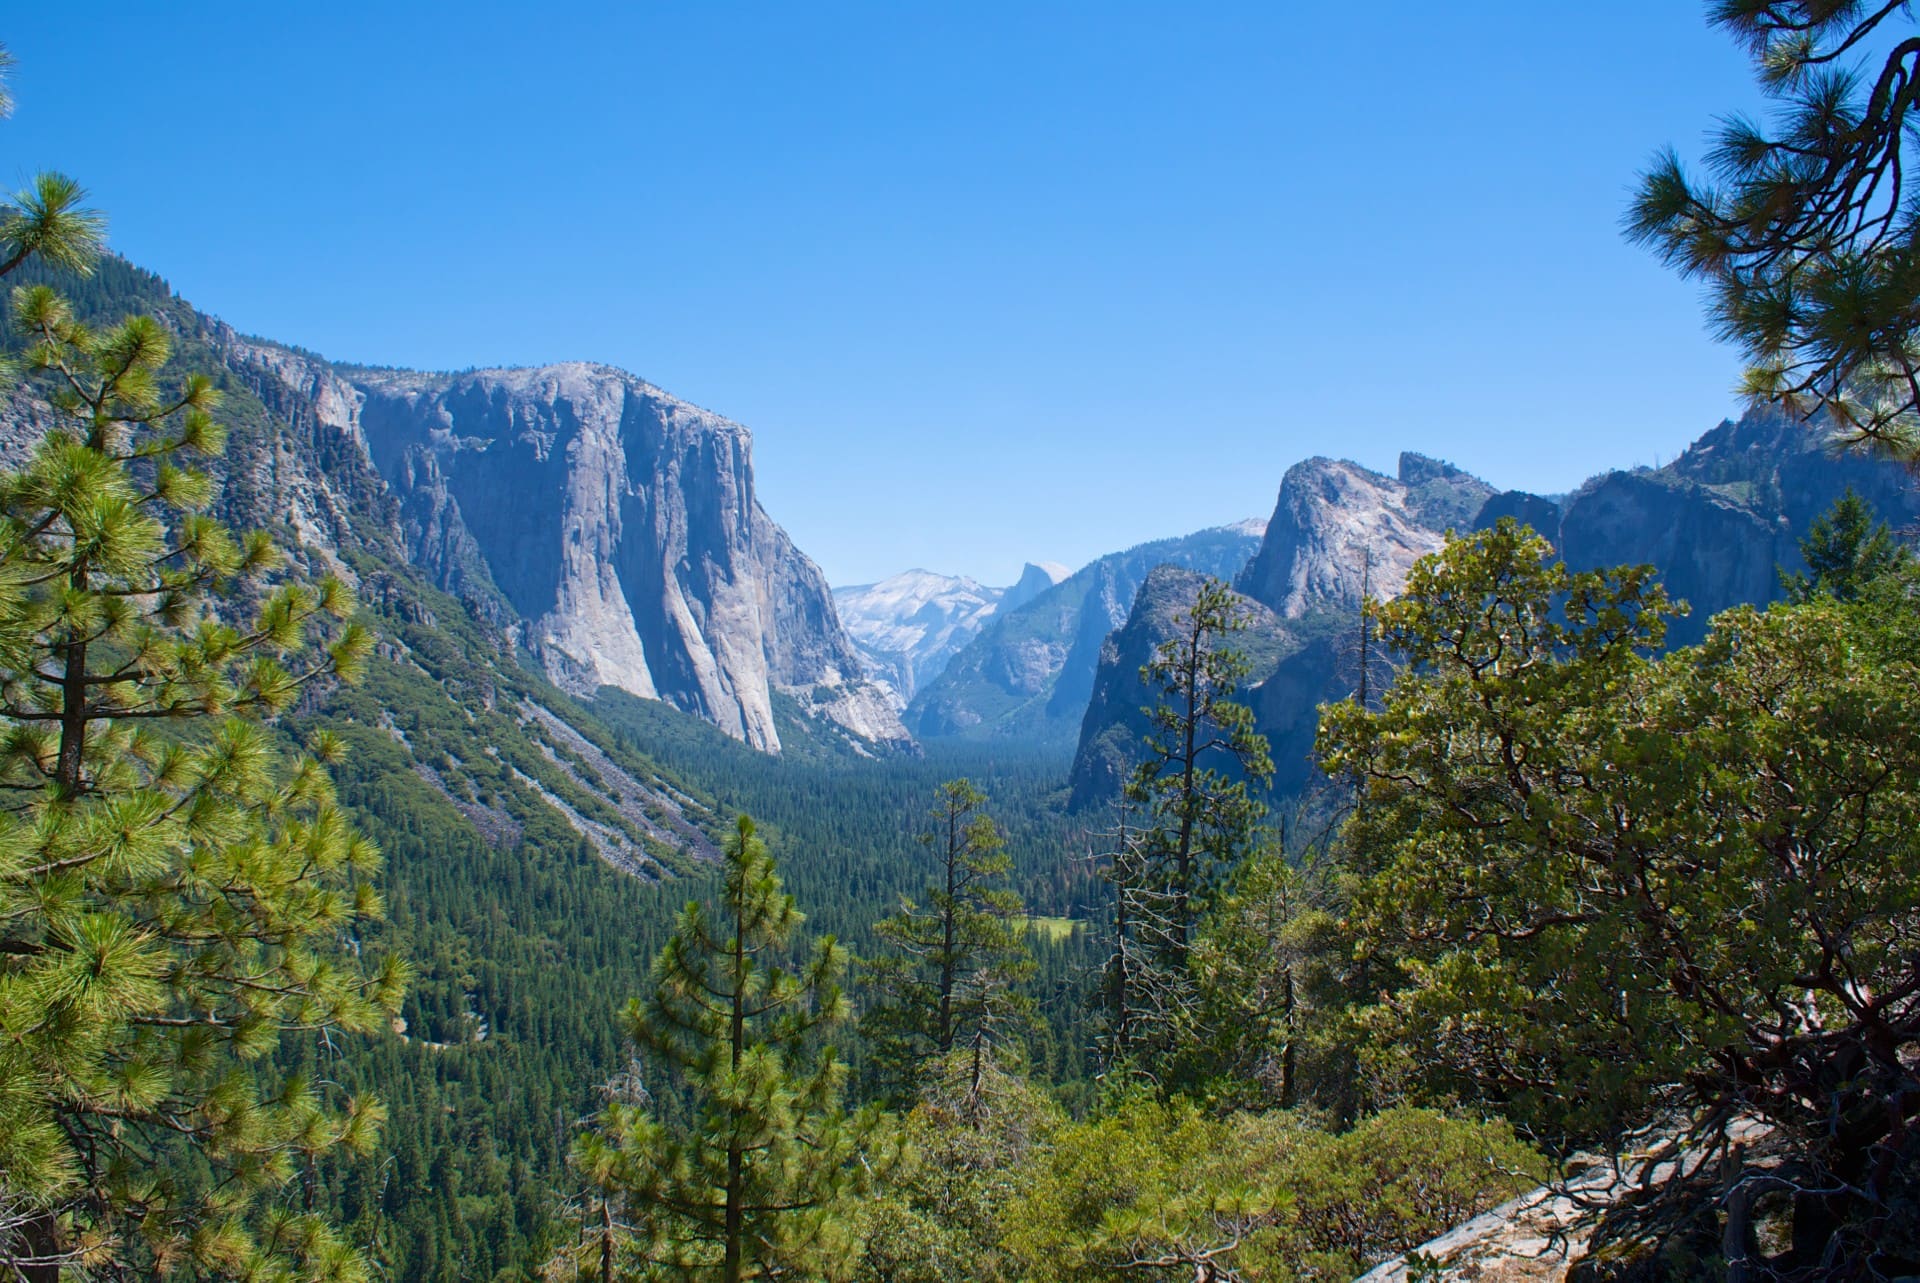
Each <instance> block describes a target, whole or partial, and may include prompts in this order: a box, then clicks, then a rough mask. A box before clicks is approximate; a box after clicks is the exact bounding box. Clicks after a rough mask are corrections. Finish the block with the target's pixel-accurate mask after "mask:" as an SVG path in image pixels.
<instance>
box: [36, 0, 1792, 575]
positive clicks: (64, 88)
mask: <svg viewBox="0 0 1920 1283" xmlns="http://www.w3.org/2000/svg"><path fill="white" fill-rule="evenodd" d="M1703 11H1704V6H1703V5H1702V4H1700V3H1695V2H1693V0H1623V2H1620V3H1614V4H1609V5H1605V6H1588V5H1572V4H1549V3H1541V2H1540V0H1501V2H1498V3H1493V2H1488V3H1465V4H1454V5H1435V4H1424V3H1414V2H1412V0H1401V2H1389V3H1384V4H1376V5H1369V6H1358V5H1344V4H1323V5H1316V6H1308V5H1297V4H1275V3H1271V0H1268V2H1266V3H1257V4H1246V5H1237V4H1225V3H1222V4H1209V5H1173V4H1159V5H1131V4H1117V3H1098V4H1096V3H1088V4H1083V5H1045V4H1041V5H1029V4H1019V5H1014V4H1007V5H995V4H982V3H970V4H931V3H929V4H900V3H892V2H890V0H888V2H878V3H872V4H865V5H843V4H831V3H825V4H821V3H809V4H767V5H758V6H746V5H731V4H721V3H713V4H705V3H683V4H672V5H666V4H612V3H605V4H559V3H549V4H545V5H542V6H539V9H538V13H537V15H536V13H535V10H534V7H533V6H525V5H522V6H508V5H502V4H491V3H481V2H474V3H463V4H458V5H451V4H450V5H426V4H399V3H394V4H350V3H342V4H328V5H324V6H322V5H305V6H293V5H260V4H239V3H234V4H219V5H216V4H179V5H174V4H165V5H162V4H151V3H123V4H116V3H99V2H96V3H87V4H71V5H60V4H53V5H47V4H42V5H34V6H19V7H18V8H17V9H16V11H15V12H12V13H10V14H8V15H7V16H6V17H5V18H4V19H0V40H4V41H5V42H6V43H8V44H9V45H10V46H11V47H12V49H13V51H14V53H15V54H16V56H17V57H18V58H19V61H20V66H19V68H18V71H17V73H16V75H15V77H14V87H15V93H16V97H17V99H18V108H17V111H16V114H15V118H14V119H13V120H12V121H10V122H7V123H6V124H4V125H0V180H5V181H7V182H9V183H10V184H14V185H17V184H18V183H19V182H21V181H23V180H25V179H26V178H27V177H28V176H29V175H30V174H31V173H32V172H33V171H35V170H36V169H40V168H43V167H50V168H57V169H61V170H64V171H66V172H68V173H71V174H73V175H74V176H75V177H77V178H79V179H80V180H81V181H82V182H84V183H85V184H86V185H87V186H88V187H89V188H90V189H91V191H92V192H93V194H94V197H95V203H96V204H98V205H99V206H101V207H102V208H103V209H105V210H106V211H107V213H108V214H109V216H110V217H111V220H112V240H113V243H114V245H115V246H116V248H118V249H119V250H120V251H121V252H123V253H125V254H127V255H128V256H129V257H131V258H133V259H134V260H135V261H137V262H139V263H141V264H142V265H144V266H147V267H149V268H152V269H153V270H155V271H158V272H160V273H161V274H162V275H164V276H165V277H167V278H168V279H169V280H170V281H171V282H172V283H173V285H174V287H175V288H176V289H178V290H179V291H180V292H181V293H182V294H184V295H185V296H186V297H187V298H189V299H190V300H192V301H193V302H195V303H196V304H198V305H199V306H201V307H203V308H205V309H207V310H210V311H213V312H215V313H218V314H219V315H221V316H223V317H225V318H226V319H227V320H229V321H231V322H232V323H233V324H235V325H237V326H239V327H240V328H242V329H244V330H248V331H252V332H255V333H259V334H264V335H267V336H270V337H273V338H277V339H281V340H285V341H288V342H294V343H298V344H301V345H303V346H305V347H308V348H311V349H314V350H317V351H319V352H322V353H325V354H327V355H329V356H333V357H337V358H344V359H351V360H356V361H365V362H378V363H384V364H399V365H413V366H423V367H428V368H458V367H464V366H471V365H492V364H531V363H538V362H544V361H553V360H561V359H570V358H588V359H594V360H601V361H608V362H613V363H615V364H618V365H622V366H625V367H627V368H628V369H631V370H634V371H635V372H637V373H639V374H641V375H643V376H644V377H646V378H648V379H650V380H652V381H654V382H655V383H658V384H660V385H661V386H663V387H665V388H667V389H668V390H669V391H672V392H674V393H676V394H677V395H680V396H683V397H685V398H687V399H689V400H692V401H695V402H698V403H699V404H702V405H705V406H708V407H711V408H712V409H714V410H717V411H720V412H722V413H724V414H726V415H729V416H730V417H733V418H736V419H738V420H740V421H742V422H744V423H746V424H748V425H750V426H751V427H752V428H753V429H754V432H755V439H756V443H757V461H758V476H759V483H760V491H761V497H762V499H763V501H764V502H765V504H766V506H767V508H768V510H769V511H770V512H771V513H772V514H773V516H774V517H775V519H776V520H778V521H780V522H781V523H782V524H784V525H785V526H786V527H787V529H788V530H789V531H790V532H791V533H792V534H793V536H794V538H795V540H796V541H797V542H798V543H799V545H800V547H801V548H803V549H804V550H806V551H807V552H808V553H810V554H811V555H812V556H813V557H814V559H815V560H817V561H818V562H819V563H820V564H821V565H822V567H823V568H824V569H825V570H826V571H827V574H828V576H829V578H830V579H832V580H833V582H835V583H852V582H858V581H862V580H867V579H872V578H876V577H878V576H881V575H884V574H888V573H891V572H893V571H896V570H900V569H905V568H907V567H909V566H926V567H929V568H932V569H936V570H944V571H951V572H961V573H968V574H973V575H976V576H978V577H980V578H982V579H985V580H986V581H988V582H992V583H1006V582H1010V581H1011V580H1012V579H1013V577H1014V576H1015V574H1016V573H1017V572H1018V570H1019V566H1020V563H1021V562H1022V561H1023V560H1026V559H1029V558H1031V559H1042V558H1046V559H1053V560H1058V561H1064V562H1068V563H1072V564H1076V565H1077V564H1079V563H1082V562H1084V561H1086V560H1088V559H1090V558H1091V557H1094V556H1096V555H1098V554H1100V553H1103V552H1107V551H1110V550H1112V549H1115V548H1119V547H1123V546H1126V545H1128V544H1131V543H1135V542H1138V541H1140V540H1142V539H1147V538H1153V537H1158V536H1161V535H1167V534H1174V533H1180V532H1183V531H1187V530H1192V529H1196V528H1199V527H1201V526H1206V525H1212V524H1217V523H1219V522H1223V521H1228V520H1234V519H1237V518H1241V517H1245V516H1252V515H1265V514H1266V513H1267V512H1268V511H1270V510H1271V508H1272V505H1273V500H1274V495H1275V491H1276V490H1277V488H1278V485H1279V482H1280V477H1281V474H1282V473H1283V472H1284V471H1285V470H1286V468H1287V466H1288V465H1289V464H1291V463H1293V462H1295V461H1296V460H1298V459H1301V458H1303V457H1306V456H1308V455H1313V454H1331V455H1340V456H1345V457H1349V458H1353V459H1357V460H1359V461H1360V462H1362V463H1365V464H1368V465H1371V466H1374V467H1380V468H1391V467H1392V465H1393V462H1394V459H1395V457H1396V455H1397V454H1398V452H1399V451H1400V450H1402V449H1417V450H1421V451H1423V452H1425V453H1429V454H1435V455H1440V456H1443V457H1448V458H1451V459H1453V460H1455V461H1456V462H1458V463H1460V464H1462V465H1464V466H1466V467H1468V468H1471V469H1472V470H1474V471H1476V472H1478V473H1480V474H1481V475H1483V476H1485V477H1486V478H1487V479H1488V480H1490V481H1492V482H1493V483H1495V484H1496V485H1499V486H1513V487H1525V488H1531V489H1536V490H1547V491H1553V490H1563V489H1567V488H1569V487H1571V486H1573V485H1575V484H1577V483H1578V482H1579V481H1580V480H1582V479H1583V478H1584V477H1586V476H1587V475H1589V474H1590V473H1592V472H1595V471H1597V470H1600V469H1602V468H1606V467H1610V466H1624V465H1631V464H1634V463H1651V462H1654V461H1655V460H1656V459H1664V458H1670V457H1671V456H1672V455H1673V454H1675V453H1676V452H1678V451H1679V450H1680V449H1682V448H1683V447H1684V446H1685V445H1686V443H1687V442H1688V441H1690V440H1691V439H1692V438H1693V437H1695V436H1696V435H1698V434H1699V433H1700V432H1702V431H1704V430H1705V429H1706V428H1708V427H1710V426H1712V425H1713V424H1714V423H1715V422H1717V421H1718V420H1719V419H1720V418H1721V417H1722V416H1724V415H1726V414H1727V413H1729V412H1731V411H1732V410H1734V408H1735V400H1734V397H1733V395H1732V392H1731V388H1732V385H1733V383H1734V380H1735V378H1736V375H1737V368H1736V367H1737V360H1736V357H1735V355H1734V354H1733V353H1731V352H1729V351H1727V350H1725V349H1722V348H1719V347H1717V346H1715V345H1714V344H1713V343H1711V342H1710V341H1709V340H1708V338H1707V337H1706V335H1705V333H1704V330H1703V327H1702V324H1701V319H1700V311H1699V306H1698V299H1697V297H1696V292H1695V290H1694V288H1693V287H1691V286H1689V285H1687V284H1684V283H1682V282H1680V281H1678V280H1676V279H1674V278H1673V277H1671V276H1670V275H1668V274H1667V273H1666V272H1664V271H1663V270H1662V269H1661V268H1660V267H1659V266H1658V265H1657V264H1655V263H1654V262H1653V261H1652V260H1651V258H1650V257H1649V256H1648V255H1646V254H1645V253H1644V252H1643V251H1640V250H1636V249H1634V248H1631V247H1629V246H1627V245H1625V244H1624V243H1623V242H1622V241H1621V239H1620V237H1619V234H1618V230H1617V229H1618V219H1619V215H1620V211H1621V209H1622V207H1623V205H1624V202H1625V201H1626V199H1627V196H1628V192H1629V190H1630V188H1631V186H1632V182H1633V176H1634V173H1635V171H1636V170H1637V168H1638V167H1640V166H1641V165H1642V164H1644V163H1645V162H1646V160H1647V159H1648V158H1649V156H1650V155H1651V154H1652V152H1653V151H1654V150H1655V149H1656V148H1657V147H1659V146H1660V145H1662V144H1664V143H1667V142H1674V143H1676V144H1678V145H1679V146H1680V147H1681V148H1682V150H1683V152H1689V151H1695V150H1697V148H1698V145H1699V141H1700V139H1701V137H1702V134H1703V132H1704V130H1705V129H1706V128H1707V127H1708V125H1709V124H1710V122H1711V118H1712V117H1713V116H1714V115H1715V114H1716V113H1719V112H1723V111H1726V110H1728V109H1730V108H1733V107H1735V106H1740V105H1747V104H1751V103H1752V102H1753V101H1754V100H1755V96H1754V91H1753V90H1752V87H1751V83H1750V81H1749V79H1748V76H1747V73H1746V69H1745V66H1744V63H1743V61H1742V59H1741V57H1740V55H1739V53H1738V51H1737V50H1736V49H1735V48H1734V47H1733V46H1732V45H1731V43H1730V42H1729V41H1727V40H1726V39H1725V38H1724V37H1723V36H1721V35H1719V34H1718V33H1716V32H1712V31H1710V30H1709V29H1708V28H1707V27H1706V24H1705V20H1704V17H1703ZM1602 14H1604V18H1605V20H1604V21H1602V20H1601V16H1602Z"/></svg>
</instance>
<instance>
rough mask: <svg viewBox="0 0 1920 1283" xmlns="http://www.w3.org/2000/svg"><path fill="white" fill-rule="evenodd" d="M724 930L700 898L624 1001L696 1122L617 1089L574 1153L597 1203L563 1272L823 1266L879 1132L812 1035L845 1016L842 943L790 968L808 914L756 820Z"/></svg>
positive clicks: (742, 851)
mask: <svg viewBox="0 0 1920 1283" xmlns="http://www.w3.org/2000/svg"><path fill="white" fill-rule="evenodd" d="M725 865H726V868H725V879H724V882H723V886H722V891H721V897H720V925H719V926H718V928H717V929H716V926H715V923H714V922H713V920H712V919H711V918H710V917H709V915H708V913H707V911H706V909H705V908H704V907H703V906H702V905H700V904H699V903H698V902H697V901H695V902H689V903H688V905H687V906H686V909H685V910H684V912H682V914H681V916H680V925H679V928H678V930H676V931H675V933H674V934H673V936H672V937H671V938H670V939H669V940H668V942H667V944H666V946H665V947H664V948H663V949H662V950H661V951H660V954H659V956H658V957H656V958H655V960H654V964H653V974H652V978H651V981H650V984H649V988H648V991H647V993H646V996H645V997H644V998H636V999H634V1000H633V1001H632V1002H631V1003H629V1004H628V1006H627V1010H626V1015H625V1023H626V1026H627V1032H628V1034H629V1036H630V1037H631V1038H632V1039H633V1041H634V1042H635V1043H636V1044H638V1046H639V1047H640V1048H641V1049H642V1050H643V1051H644V1052H647V1053H650V1054H651V1055H652V1056H653V1057H654V1058H656V1060H657V1061H658V1062H659V1063H660V1064H662V1065H664V1066H666V1067H668V1068H670V1069H672V1070H673V1071H674V1073H675V1076H676V1079H677V1083H676V1086H677V1087H679V1088H682V1089H684V1090H685V1091H686V1092H687V1093H690V1094H691V1097H692V1101H693V1104H692V1112H693V1117H692V1121H691V1123H690V1124H689V1125H682V1124H679V1123H676V1122H673V1121H669V1119H668V1118H667V1116H666V1111H664V1110H657V1109H653V1108H650V1107H649V1105H648V1102H647V1099H646V1098H645V1097H644V1095H640V1094H636V1093H625V1094H618V1093H616V1094H615V1096H614V1098H613V1099H611V1100H610V1101H609V1103H608V1105H607V1107H606V1109H605V1110H604V1111H603V1112H602V1114H601V1116H600V1119H599V1124H598V1126H597V1127H596V1128H595V1129H594V1130H592V1131H590V1132H588V1133H587V1134H586V1135H585V1136H583V1137H582V1138H581V1140H580V1141H579V1143H578V1144H577V1145H576V1146H575V1147H574V1155H573V1158H574V1163H575V1165H576V1167H577V1168H578V1170H579V1171H580V1172H581V1173H582V1174H583V1175H584V1176H585V1177H586V1179H587V1181H588V1182H589V1184H590V1185H591V1187H592V1189H593V1195H594V1197H593V1201H592V1204H591V1206H590V1208H589V1211H588V1214H587V1215H586V1216H585V1217H584V1218H583V1221H582V1225H581V1236H580V1241H579V1243H578V1244H577V1245H576V1246H575V1248H574V1249H573V1250H571V1251H570V1252H569V1253H567V1254H566V1255H565V1256H564V1257H563V1259H562V1260H561V1261H559V1262H558V1263H557V1264H558V1269H559V1272H561V1273H562V1274H567V1273H571V1274H572V1275H573V1276H574V1277H581V1278H597V1279H600V1280H602V1283H611V1281H612V1280H614V1279H666V1278H671V1279H676V1280H678V1279H717V1280H722V1281H723V1283H740V1281H741V1280H745V1279H766V1278H776V1277H791V1276H792V1271H795V1270H799V1271H801V1272H802V1273H805V1272H806V1271H807V1270H808V1269H810V1268H817V1265H815V1266H810V1265H809V1264H808V1262H809V1261H816V1262H817V1260H818V1255H817V1254H820V1253H822V1252H823V1250H824V1249H823V1240H824V1239H826V1238H827V1237H828V1236H830V1234H831V1232H832V1230H833V1229H834V1219H835V1218H834V1213H833V1208H832V1206H831V1205H832V1204H833V1202H834V1200H835V1199H837V1198H838V1197H839V1196H840V1195H841V1194H842V1193H844V1192H845V1191H847V1190H848V1189H849V1188H851V1187H852V1186H853V1185H854V1184H855V1183H856V1181H857V1179H858V1173H857V1171H856V1169H855V1166H854V1163H853V1158H854V1154H855V1146H856V1145H857V1143H858V1141H859V1139H860V1136H861V1135H862V1133H863V1132H864V1131H865V1129H866V1126H867V1123H868V1121H869V1120H868V1118H867V1117H865V1116H862V1117H861V1118H856V1119H851V1120H850V1119H848V1118H847V1117H846V1115H845V1114H844V1112H843V1110H842V1107H841V1093H842V1090H843V1088H844V1085H845V1081H846V1075H847V1070H846V1065H845V1063H844V1062H843V1061H841V1059H840V1058H839V1056H838V1055H836V1054H835V1052H834V1050H833V1048H832V1047H830V1046H816V1044H818V1042H819V1037H818V1035H819V1034H820V1033H821V1032H822V1031H824V1030H826V1029H828V1028H830V1027H831V1026H833V1025H835V1024H837V1023H839V1022H840V1021H842V1020H843V1019H845V1017H846V1014H847V1002H846V999H845V997H844V996H843V994H842V993H841V989H840V985H839V977H840V975H841V973H842V971H843V970H844V955H843V953H842V951H841V949H840V948H839V946H838V945H837V944H836V943H835V941H834V940H833V938H832V937H831V936H828V937H825V938H823V939H822V940H820V942H819V943H818V945H817V946H816V947H815V949H814V951H813V953H812V956H811V959H810V960H809V961H808V962H807V963H806V964H805V966H804V967H802V968H801V969H800V970H799V971H797V972H791V971H787V970H784V969H782V967H781V965H780V962H779V959H780V957H781V955H782V954H784V953H786V952H787V951H788V950H789V949H790V947H791V945H792V942H793V937H794V934H795V933H796V932H797V931H798V930H799V928H800V925H801V922H802V921H803V917H802V915H801V913H800V912H799V910H797V909H796V908H795V907H794V902H793V897H792V896H790V895H788V894H786V893H785V892H784V891H783V890H782V889H781V884H780V878H779V875H778V874H777V873H776V872H775V871H774V863H773V858H772V857H771V856H770V855H769V854H768V853H767V849H766V846H765V844H764V843H762V842H761V841H760V839H759V838H758V837H756V836H755V835H754V828H753V822H752V821H751V820H749V819H747V818H746V817H745V816H742V817H741V818H740V822H739V825H738V827H737V828H736V829H735V830H734V833H733V835H732V837H731V839H730V840H729V842H728V844H727V847H726V851H725Z"/></svg>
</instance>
